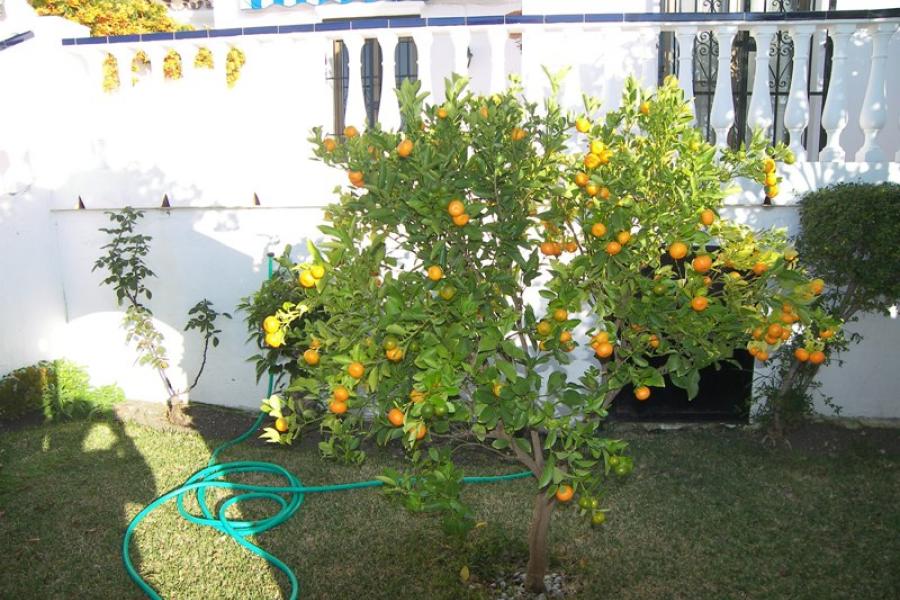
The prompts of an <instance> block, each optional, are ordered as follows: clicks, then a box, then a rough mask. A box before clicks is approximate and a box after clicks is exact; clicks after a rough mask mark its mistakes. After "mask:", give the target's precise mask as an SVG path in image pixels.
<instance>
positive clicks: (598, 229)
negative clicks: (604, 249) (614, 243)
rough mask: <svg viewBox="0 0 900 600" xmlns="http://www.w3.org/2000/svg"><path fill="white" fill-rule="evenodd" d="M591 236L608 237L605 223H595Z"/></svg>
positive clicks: (592, 226)
mask: <svg viewBox="0 0 900 600" xmlns="http://www.w3.org/2000/svg"><path fill="white" fill-rule="evenodd" d="M591 235H592V236H594V237H603V236H604V235H606V225H604V224H603V223H594V224H593V225H591Z"/></svg>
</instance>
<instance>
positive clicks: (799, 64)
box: [784, 25, 816, 161]
mask: <svg viewBox="0 0 900 600" xmlns="http://www.w3.org/2000/svg"><path fill="white" fill-rule="evenodd" d="M815 31H816V28H815V26H813V25H796V26H794V27H791V28H790V33H791V39H792V40H793V42H794V60H793V62H794V68H793V71H792V72H791V90H790V93H789V95H788V102H787V107H785V110H784V128H785V129H787V130H788V133H789V134H790V149H791V152H793V153H794V156H795V157H796V159H797V160H803V161H805V160H806V148H804V146H803V130H804V129H806V126H807V125H808V124H809V97H808V95H807V90H808V89H809V79H808V77H807V73H808V70H809V40H810V38H811V37H812V34H813V33H815Z"/></svg>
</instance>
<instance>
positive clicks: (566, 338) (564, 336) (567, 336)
mask: <svg viewBox="0 0 900 600" xmlns="http://www.w3.org/2000/svg"><path fill="white" fill-rule="evenodd" d="M559 341H560V343H562V344H566V343H568V342H571V341H572V333H571V332H570V331H563V332H562V333H560V334H559Z"/></svg>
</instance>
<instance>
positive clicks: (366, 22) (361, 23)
mask: <svg viewBox="0 0 900 600" xmlns="http://www.w3.org/2000/svg"><path fill="white" fill-rule="evenodd" d="M387 26H388V20H387V19H351V20H350V28H351V29H386V28H387Z"/></svg>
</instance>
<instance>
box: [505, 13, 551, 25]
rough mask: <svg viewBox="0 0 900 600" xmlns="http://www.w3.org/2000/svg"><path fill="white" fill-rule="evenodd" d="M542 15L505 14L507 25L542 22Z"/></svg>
mask: <svg viewBox="0 0 900 600" xmlns="http://www.w3.org/2000/svg"><path fill="white" fill-rule="evenodd" d="M543 22H544V15H507V16H506V23H507V25H525V24H542V23H543Z"/></svg>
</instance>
